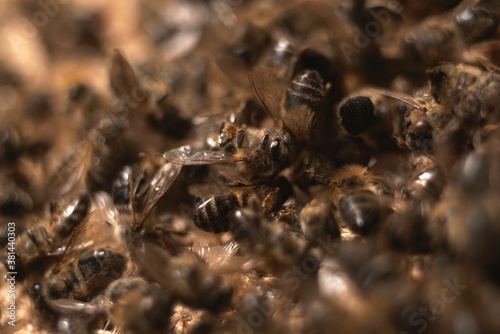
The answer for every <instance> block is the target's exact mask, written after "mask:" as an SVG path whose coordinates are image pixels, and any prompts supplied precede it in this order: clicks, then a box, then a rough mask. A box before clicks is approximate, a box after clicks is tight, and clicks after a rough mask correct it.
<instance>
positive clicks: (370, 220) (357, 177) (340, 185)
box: [332, 165, 388, 236]
mask: <svg viewBox="0 0 500 334" xmlns="http://www.w3.org/2000/svg"><path fill="white" fill-rule="evenodd" d="M332 187H333V201H334V204H335V206H336V210H337V215H338V217H339V221H340V222H343V223H344V225H345V226H346V227H348V228H349V229H350V230H351V231H352V232H354V233H356V234H359V235H361V236H367V235H369V234H370V233H371V232H373V231H374V230H375V229H376V228H377V227H378V225H379V224H380V223H381V221H382V220H383V219H384V217H385V214H386V211H387V203H386V202H385V201H387V199H386V198H385V197H386V195H388V190H387V187H386V185H385V184H383V183H382V182H381V180H379V179H377V178H376V177H375V176H374V175H372V174H371V173H370V172H369V171H367V170H366V169H365V168H363V167H361V166H357V165H350V166H345V167H342V168H340V169H338V170H337V171H336V172H335V174H334V175H333V178H332Z"/></svg>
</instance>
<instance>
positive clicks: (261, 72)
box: [163, 66, 315, 166]
mask: <svg viewBox="0 0 500 334" xmlns="http://www.w3.org/2000/svg"><path fill="white" fill-rule="evenodd" d="M249 79H250V82H251V84H252V87H253V89H254V91H255V94H256V95H257V97H258V99H259V100H260V102H261V103H262V105H263V106H264V108H265V110H266V111H267V113H268V114H269V116H270V117H271V118H272V119H273V120H274V122H275V124H276V126H277V127H283V128H284V129H285V130H286V131H288V132H289V133H291V134H292V135H293V136H294V138H295V139H297V140H299V141H301V142H304V141H307V139H308V137H309V134H310V131H311V126H312V124H313V118H314V116H315V115H314V113H313V112H312V111H311V110H310V108H309V107H307V106H305V105H302V106H299V107H296V108H293V109H292V110H288V111H287V112H283V108H282V100H283V97H284V94H285V91H286V87H287V83H286V81H285V80H283V78H280V77H279V76H278V75H277V74H276V71H274V69H273V67H271V66H257V67H255V68H254V70H253V71H252V72H251V73H250V75H249ZM163 157H164V158H165V159H167V161H170V162H172V163H175V164H180V165H184V166H199V165H210V164H223V163H233V162H239V161H244V160H245V157H242V156H237V155H234V154H230V153H226V152H224V151H214V150H201V151H197V150H196V149H195V148H193V147H192V146H190V145H186V146H181V147H179V148H176V149H173V150H170V151H167V152H165V153H164V154H163Z"/></svg>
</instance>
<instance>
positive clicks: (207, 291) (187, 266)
mask: <svg viewBox="0 0 500 334" xmlns="http://www.w3.org/2000/svg"><path fill="white" fill-rule="evenodd" d="M144 254H145V255H144V256H147V257H148V258H149V260H148V261H145V262H144V263H142V266H143V271H144V277H145V278H146V279H150V280H151V281H152V282H155V283H158V284H159V285H160V286H161V287H162V288H163V289H165V290H166V291H167V292H168V293H169V294H170V295H171V296H172V297H173V298H174V299H175V300H178V301H180V302H181V303H182V304H185V305H187V306H189V307H192V308H195V309H204V310H208V311H210V312H213V313H218V312H220V311H222V310H223V309H224V308H226V307H228V306H229V305H230V302H231V297H232V294H233V287H232V286H231V285H229V284H228V283H226V282H225V280H224V279H223V277H222V276H220V275H218V274H217V273H216V272H214V271H212V270H211V268H210V267H209V266H208V265H207V264H206V263H205V262H203V261H202V260H201V259H200V258H199V257H197V256H195V255H194V254H193V253H191V252H189V251H188V252H186V253H182V254H179V255H177V256H170V255H169V254H168V253H166V252H165V251H164V250H163V249H161V248H159V247H156V246H154V245H151V244H150V245H146V251H145V253H144ZM151 259H154V261H151Z"/></svg>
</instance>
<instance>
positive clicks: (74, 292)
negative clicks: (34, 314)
mask: <svg viewBox="0 0 500 334" xmlns="http://www.w3.org/2000/svg"><path fill="white" fill-rule="evenodd" d="M126 264H127V259H126V257H125V256H123V255H122V254H120V253H116V252H114V251H112V250H110V249H105V248H101V249H96V250H93V251H90V252H88V253H85V254H84V255H82V256H81V257H80V258H78V259H76V258H75V259H73V261H70V262H69V263H68V264H67V266H66V267H65V268H64V269H63V270H61V271H60V272H59V273H57V274H55V275H54V276H52V277H51V278H50V279H48V280H47V281H45V282H44V283H43V284H42V285H41V289H42V290H41V291H42V295H43V296H45V297H46V298H50V299H60V298H68V297H71V296H72V297H73V298H74V299H78V300H87V299H89V298H91V297H93V296H95V295H96V294H97V293H98V292H99V291H101V290H102V289H104V288H106V287H107V286H108V284H109V283H111V282H112V281H114V280H115V279H117V278H120V277H121V276H122V274H123V272H124V271H125V267H126Z"/></svg>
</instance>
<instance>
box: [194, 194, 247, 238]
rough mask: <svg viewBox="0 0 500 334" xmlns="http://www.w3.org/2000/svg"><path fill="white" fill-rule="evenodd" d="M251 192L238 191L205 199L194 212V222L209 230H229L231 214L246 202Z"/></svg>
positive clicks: (217, 231) (214, 231) (218, 231)
mask: <svg viewBox="0 0 500 334" xmlns="http://www.w3.org/2000/svg"><path fill="white" fill-rule="evenodd" d="M248 196H249V193H246V192H237V193H230V194H226V195H218V196H213V197H210V198H208V199H205V200H203V201H202V202H201V203H200V204H199V205H198V206H197V208H196V211H195V213H194V224H195V225H196V226H197V227H198V228H200V229H202V230H204V231H207V232H213V233H221V232H226V231H229V214H230V213H231V212H232V211H233V210H234V209H236V208H238V207H241V206H243V205H245V204H246V201H247V198H248Z"/></svg>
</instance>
